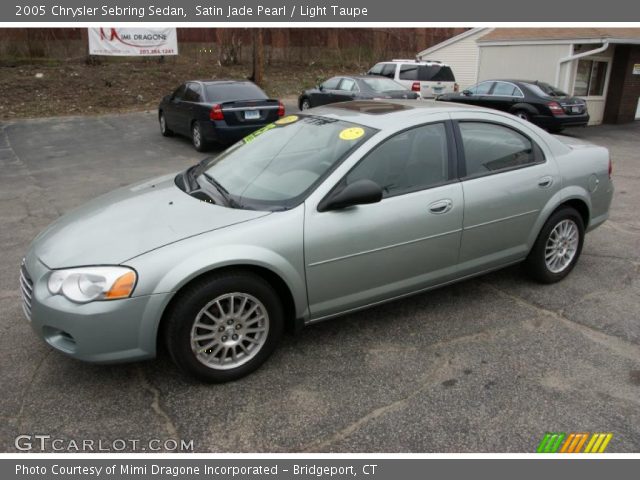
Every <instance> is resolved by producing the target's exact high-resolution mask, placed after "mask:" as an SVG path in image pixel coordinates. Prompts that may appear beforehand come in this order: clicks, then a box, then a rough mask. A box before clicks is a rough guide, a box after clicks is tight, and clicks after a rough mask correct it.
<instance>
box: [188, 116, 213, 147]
mask: <svg viewBox="0 0 640 480" xmlns="http://www.w3.org/2000/svg"><path fill="white" fill-rule="evenodd" d="M191 143H193V148H195V149H196V150H197V151H198V152H205V151H206V150H207V148H208V147H209V145H208V144H207V141H206V140H205V138H204V135H203V133H202V126H201V125H200V122H193V125H192V126H191Z"/></svg>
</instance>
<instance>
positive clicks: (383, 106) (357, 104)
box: [330, 100, 413, 115]
mask: <svg viewBox="0 0 640 480" xmlns="http://www.w3.org/2000/svg"><path fill="white" fill-rule="evenodd" d="M330 106H331V107H333V108H342V109H344V110H354V111H356V112H360V113H369V114H371V115H384V114H385V113H393V112H399V111H400V110H411V109H412V108H413V107H410V106H408V105H401V104H398V103H387V102H376V101H370V100H356V101H353V102H343V103H334V104H333V105H330Z"/></svg>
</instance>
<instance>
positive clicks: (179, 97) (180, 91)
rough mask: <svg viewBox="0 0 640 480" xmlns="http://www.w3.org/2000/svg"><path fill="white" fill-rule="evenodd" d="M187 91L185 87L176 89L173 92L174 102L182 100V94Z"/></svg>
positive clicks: (181, 86)
mask: <svg viewBox="0 0 640 480" xmlns="http://www.w3.org/2000/svg"><path fill="white" fill-rule="evenodd" d="M186 90H187V86H186V85H184V84H183V85H180V86H179V87H178V88H176V91H175V92H173V99H174V100H183V99H184V92H185V91H186Z"/></svg>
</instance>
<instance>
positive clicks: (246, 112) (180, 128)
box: [158, 80, 284, 152]
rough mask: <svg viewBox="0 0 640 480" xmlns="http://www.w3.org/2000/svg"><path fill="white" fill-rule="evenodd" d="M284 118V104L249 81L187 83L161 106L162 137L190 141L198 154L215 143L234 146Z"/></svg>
mask: <svg viewBox="0 0 640 480" xmlns="http://www.w3.org/2000/svg"><path fill="white" fill-rule="evenodd" d="M283 115H284V105H283V104H282V102H280V101H278V100H274V99H270V98H269V97H268V96H267V94H266V93H264V92H263V91H262V90H261V89H260V88H259V87H258V86H257V85H256V84H254V83H252V82H249V81H247V80H242V81H235V80H193V81H189V82H185V83H183V84H182V85H180V86H179V87H178V88H177V89H176V90H175V91H174V92H173V93H172V94H171V95H167V96H166V97H164V98H163V99H162V101H161V102H160V105H159V106H158V120H159V122H160V132H161V133H162V135H164V136H165V137H169V136H171V135H173V134H174V133H175V134H179V135H185V136H187V137H190V138H191V141H192V142H193V146H194V147H195V149H196V150H197V151H199V152H203V151H205V150H207V148H209V147H210V146H211V144H212V143H214V142H215V143H220V144H225V145H226V144H231V143H234V142H235V141H237V140H239V139H241V138H243V137H245V136H247V135H249V134H250V133H252V132H254V131H255V130H257V129H259V128H261V127H264V126H265V125H267V124H269V123H272V122H274V121H275V120H277V119H278V118H279V117H282V116H283Z"/></svg>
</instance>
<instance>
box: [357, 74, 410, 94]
mask: <svg viewBox="0 0 640 480" xmlns="http://www.w3.org/2000/svg"><path fill="white" fill-rule="evenodd" d="M362 81H363V82H364V83H366V84H367V86H368V87H369V88H371V89H372V90H375V91H376V92H393V91H397V90H408V89H407V88H406V87H405V86H404V85H401V84H400V83H398V82H394V81H393V80H389V79H388V78H374V77H372V78H364V79H362Z"/></svg>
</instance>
